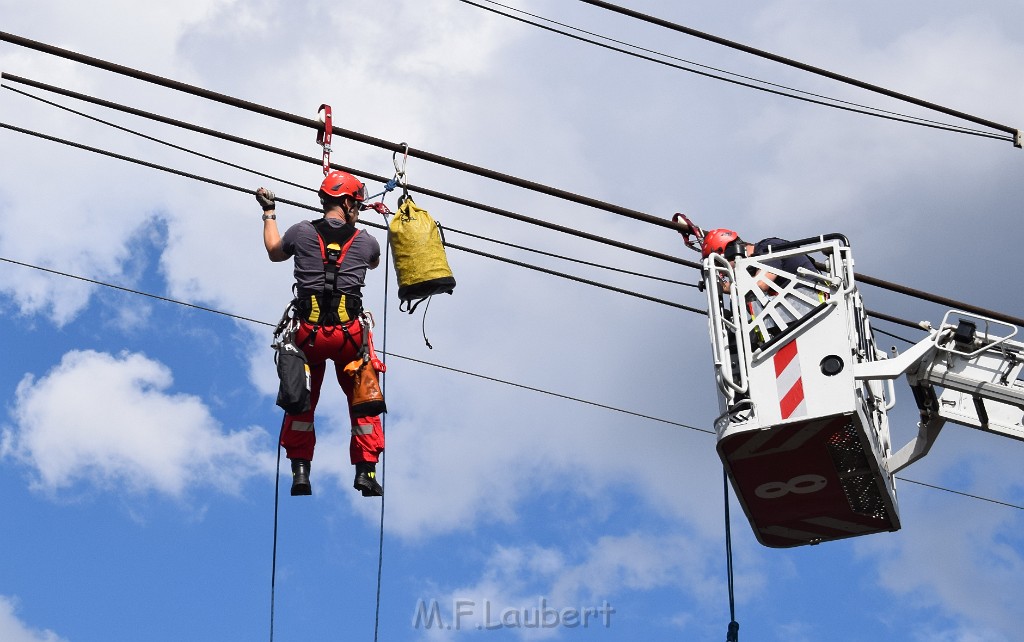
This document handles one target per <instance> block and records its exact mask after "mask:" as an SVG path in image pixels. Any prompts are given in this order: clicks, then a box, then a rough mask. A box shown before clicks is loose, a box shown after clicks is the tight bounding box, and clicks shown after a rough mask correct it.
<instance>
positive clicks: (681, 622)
mask: <svg viewBox="0 0 1024 642" xmlns="http://www.w3.org/2000/svg"><path fill="white" fill-rule="evenodd" d="M717 561H718V557H717V555H716V554H715V553H713V552H712V549H710V548H709V547H708V546H707V545H703V544H701V543H700V542H698V541H695V540H691V539H689V538H686V537H683V536H655V535H646V534H640V533H631V534H626V535H621V536H604V537H600V538H597V539H596V540H595V541H593V542H592V543H590V544H589V545H587V546H585V547H577V548H574V549H573V550H571V551H570V550H563V549H559V548H553V547H544V546H537V545H532V546H497V547H495V548H494V549H493V551H492V552H491V555H490V557H489V558H488V559H487V560H486V561H485V562H484V564H483V565H482V568H481V571H480V576H479V578H478V579H477V580H476V582H475V583H474V584H471V585H466V586H460V587H457V588H452V589H444V590H443V595H441V596H439V597H436V598H435V597H433V596H424V598H423V599H424V600H425V601H428V602H429V601H430V600H432V599H437V600H438V603H439V605H445V607H447V605H449V604H453V605H454V604H456V603H457V602H459V601H462V603H463V604H464V606H465V608H464V609H463V611H462V612H463V613H464V614H465V617H463V618H462V621H461V625H462V628H475V627H476V626H477V625H482V626H488V625H496V624H497V623H500V622H502V614H503V613H505V612H508V613H510V615H509V617H508V619H507V621H506V622H505V624H506V628H517V629H519V631H518V633H520V634H521V636H522V637H523V638H527V639H539V638H544V637H550V636H552V635H555V634H556V633H557V631H556V629H558V628H559V627H557V626H554V625H552V626H548V627H544V626H541V627H532V628H531V627H526V626H524V627H518V626H515V621H516V618H517V617H518V618H519V620H518V621H519V622H520V623H521V622H523V621H524V620H525V619H530V620H531V621H533V622H536V621H537V619H536V612H537V610H538V609H550V611H549V616H550V619H549V623H554V619H553V618H554V615H553V613H555V612H558V613H564V612H565V610H566V609H569V610H576V611H577V612H580V613H582V612H583V611H584V610H585V609H587V608H594V609H601V608H604V607H605V605H607V606H608V607H611V609H613V610H611V611H610V612H608V614H607V615H608V617H609V618H610V622H609V625H611V626H612V628H614V625H615V620H616V619H618V618H622V617H625V618H629V617H630V615H629V614H628V613H623V611H622V607H621V603H620V607H619V609H618V615H616V611H615V610H614V609H615V607H616V603H617V601H620V600H626V599H632V598H633V597H634V594H636V593H642V592H644V591H653V590H657V589H663V588H674V589H678V590H680V591H682V592H687V593H689V594H690V595H691V597H693V598H694V599H696V601H697V603H698V604H702V605H711V604H713V603H714V601H715V600H717V599H719V597H720V595H721V591H722V588H723V586H722V584H723V580H722V578H721V575H720V572H719V571H720V569H719V568H718V567H717ZM744 579H745V580H749V581H750V582H751V584H750V586H751V588H752V589H754V590H756V588H757V587H760V586H762V585H763V584H764V579H763V578H758V577H750V578H744ZM470 611H471V612H470ZM445 615H447V614H445ZM634 615H635V614H634ZM604 617H605V616H604V615H595V614H592V617H591V619H590V626H591V627H601V626H605V624H604V619H602V618H604ZM691 619H692V618H691V616H690V615H689V614H686V613H682V614H679V613H677V614H674V615H667V616H665V617H664V618H663V624H665V625H668V626H673V627H682V628H687V627H689V626H690V621H691Z"/></svg>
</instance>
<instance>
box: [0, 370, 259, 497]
mask: <svg viewBox="0 0 1024 642" xmlns="http://www.w3.org/2000/svg"><path fill="white" fill-rule="evenodd" d="M171 384H172V379H171V373H170V371H169V370H168V369H167V367H165V366H163V365H162V364H160V363H158V362H156V361H153V360H151V359H148V358H146V357H145V356H143V355H140V354H127V353H123V354H120V355H117V356H113V355H109V354H104V353H99V352H93V351H73V352H69V353H67V354H66V355H65V356H64V358H63V359H62V360H61V362H60V364H58V365H57V366H56V367H54V368H53V369H52V370H51V371H50V372H49V373H47V374H46V375H44V376H42V377H39V378H36V377H35V376H33V375H26V376H25V377H24V378H23V379H22V381H21V383H20V384H19V385H18V389H17V393H16V400H15V404H14V408H13V410H12V416H13V419H14V425H13V426H10V427H8V428H6V429H5V430H4V435H3V442H2V450H0V453H2V454H3V455H5V456H13V457H16V458H17V459H18V460H20V461H22V462H24V463H26V464H28V465H29V466H31V467H32V468H33V469H34V472H35V480H34V485H35V486H36V487H38V488H40V489H42V490H44V491H46V492H49V493H57V492H59V491H62V490H64V489H68V488H69V487H71V486H73V485H74V484H76V483H77V482H87V483H90V484H93V485H95V486H97V487H99V488H103V489H109V488H119V489H127V490H130V491H133V492H138V493H141V492H147V491H155V492H159V493H164V494H167V495H170V496H173V497H180V496H181V495H182V494H183V493H184V492H185V491H186V490H187V489H188V488H190V487H196V486H208V487H211V488H213V489H217V490H220V491H224V492H237V491H238V490H239V488H240V487H241V484H242V483H243V482H244V481H245V480H247V479H249V478H251V477H253V476H255V475H260V474H266V473H267V472H269V471H270V470H272V466H273V464H272V460H271V455H270V454H269V453H268V452H266V451H261V450H260V445H259V444H260V442H261V441H265V440H266V439H267V436H266V433H265V432H264V431H263V430H262V429H260V428H248V429H245V430H237V431H232V432H224V431H223V430H222V429H221V428H220V426H219V425H218V423H217V421H216V420H215V419H214V418H213V417H212V416H211V415H210V412H209V410H208V409H207V408H206V406H205V405H204V404H203V402H202V401H201V400H200V399H199V398H197V397H194V396H191V395H185V394H173V393H170V392H168V389H169V388H170V387H171Z"/></svg>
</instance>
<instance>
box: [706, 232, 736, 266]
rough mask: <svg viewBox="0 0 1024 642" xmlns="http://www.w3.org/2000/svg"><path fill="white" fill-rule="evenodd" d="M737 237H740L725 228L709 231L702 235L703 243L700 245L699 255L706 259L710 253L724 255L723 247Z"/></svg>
mask: <svg viewBox="0 0 1024 642" xmlns="http://www.w3.org/2000/svg"><path fill="white" fill-rule="evenodd" d="M739 237H740V235H739V234H737V233H736V232H733V231H732V230H727V229H725V228H719V229H717V230H711V231H709V232H708V233H707V234H705V235H704V243H703V244H702V245H701V248H700V255H701V256H702V257H703V258H705V259H706V258H708V256H709V255H711V254H712V253H715V254H725V247H726V246H727V245H729V244H730V243H732V242H733V241H735V240H736V239H738V238H739Z"/></svg>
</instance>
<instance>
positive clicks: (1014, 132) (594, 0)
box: [580, 0, 1021, 147]
mask: <svg viewBox="0 0 1024 642" xmlns="http://www.w3.org/2000/svg"><path fill="white" fill-rule="evenodd" d="M580 2H583V3H585V4H589V5H593V6H595V7H600V8H601V9H606V10H608V11H612V12H614V13H618V14H621V15H624V16H629V17H630V18H636V19H637V20H641V21H643V22H647V23H650V24H653V25H657V26H659V27H664V28H666V29H671V30H672V31H677V32H679V33H684V34H686V35H689V36H693V37H695V38H700V39H702V40H707V41H709V42H713V43H715V44H719V45H722V46H724V47H729V48H730V49H736V50H738V51H742V52H744V53H748V54H752V55H754V56H758V57H760V58H765V59H767V60H771V61H773V62H777V63H780V64H783V65H787V66H790V67H795V68H797V69H800V70H802V71H806V72H809V73H812V74H816V75H818V76H824V77H825V78H829V79H831V80H836V81H839V82H841V83H845V84H848V85H853V86H854V87H859V88H861V89H866V90H868V91H871V92H874V93H877V94H882V95H883V96H888V97H889V98H895V99H897V100H900V101H903V102H907V103H910V104H912V105H917V106H918V107H925V108H927V109H931V110H933V111H937V112H940V113H943V114H946V115H947V116H954V117H956V118H960V119H963V120H967V121H970V122H972V123H975V124H978V125H983V126H985V127H989V128H991V129H995V130H998V131H1002V132H1006V133H1008V134H1010V135H1011V136H1012V137H1013V138H1012V139H1011V140H1012V142H1013V144H1014V146H1016V147H1021V133H1020V130H1018V129H1017V128H1016V127H1011V126H1009V125H1003V124H1001V123H997V122H994V121H991V120H987V119H985V118H980V117H978V116H973V115H971V114H968V113H965V112H962V111H957V110H955V109H951V108H949V107H944V106H943V105H939V104H936V103H932V102H928V101H926V100H921V99H920V98H915V97H913V96H908V95H907V94H901V93H899V92H896V91H893V90H891V89H886V88H884V87H879V86H878V85H873V84H871V83H867V82H864V81H862V80H857V79H855V78H850V77H849V76H843V75H840V74H837V73H835V72H833V71H828V70H827V69H822V68H820V67H814V66H812V65H808V64H806V63H803V62H799V61H796V60H793V59H791V58H785V57H783V56H779V55H777V54H773V53H771V52H768V51H764V50H762V49H755V48H754V47H751V46H749V45H744V44H741V43H738V42H734V41H732V40H727V39H725V38H722V37H719V36H715V35H712V34H709V33H704V32H702V31H697V30H696V29H691V28H690V27H685V26H683V25H680V24H676V23H674V22H669V21H668V20H663V19H661V18H657V17H655V16H651V15H647V14H644V13H640V12H639V11H634V10H632V9H627V8H626V7H621V6H619V5H616V4H612V3H611V2H605V1H604V0H580Z"/></svg>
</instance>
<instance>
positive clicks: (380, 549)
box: [373, 199, 391, 642]
mask: <svg viewBox="0 0 1024 642" xmlns="http://www.w3.org/2000/svg"><path fill="white" fill-rule="evenodd" d="M381 200H382V201H383V199H381ZM382 216H384V224H385V225H384V226H385V227H387V222H388V217H387V215H384V214H382ZM390 272H391V234H388V236H387V237H386V239H385V241H384V319H383V323H382V326H383V329H384V331H383V332H382V333H381V354H382V355H383V356H384V357H385V358H386V357H387V348H388V281H389V280H390V279H389V277H390ZM382 361H383V360H382ZM383 363H384V366H385V369H387V362H386V361H383ZM387 384H388V376H387V373H386V372H385V373H384V376H383V377H382V381H381V383H380V392H381V394H382V395H383V396H384V399H385V400H387V398H388V394H387V392H388V391H387ZM386 420H387V413H386V412H385V413H381V416H380V434H381V436H382V437H384V448H385V451H386V450H387V433H386V432H385V430H384V425H385V421H386ZM386 457H387V454H386V452H381V454H380V473H381V475H382V476H384V460H385V458H386ZM385 481H387V479H386V477H385ZM383 573H384V495H381V497H380V534H379V535H378V538H377V606H376V609H375V610H374V614H373V642H377V635H378V633H379V631H380V594H381V583H382V580H383Z"/></svg>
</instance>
